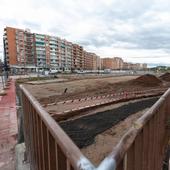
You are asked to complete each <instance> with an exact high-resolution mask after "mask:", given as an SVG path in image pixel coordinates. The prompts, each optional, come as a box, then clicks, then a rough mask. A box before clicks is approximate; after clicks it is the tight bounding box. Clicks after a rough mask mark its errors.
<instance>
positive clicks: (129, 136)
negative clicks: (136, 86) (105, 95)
mask: <svg viewBox="0 0 170 170" xmlns="http://www.w3.org/2000/svg"><path fill="white" fill-rule="evenodd" d="M169 94H170V89H168V90H167V91H166V92H165V93H164V94H163V95H162V96H161V97H160V99H159V100H158V101H157V102H156V103H155V104H154V105H153V106H152V107H151V108H150V109H149V110H148V111H147V112H146V113H145V114H144V115H143V116H141V117H140V118H139V119H138V120H137V121H136V122H135V123H134V124H133V126H132V127H131V128H130V129H129V130H128V131H127V132H126V133H125V134H124V136H123V137H122V138H121V140H120V142H119V143H118V144H117V145H116V147H115V148H114V149H113V151H112V152H111V153H110V154H109V156H108V157H106V158H110V157H111V158H112V159H113V160H114V161H115V163H116V165H118V164H119V163H120V161H121V160H122V159H123V157H124V156H125V154H126V152H127V150H128V149H129V148H130V146H131V145H132V143H133V142H134V140H135V138H136V136H137V135H138V134H139V133H140V131H141V130H142V128H143V127H144V125H145V124H146V123H147V122H148V121H149V120H150V119H151V118H152V116H153V115H154V114H155V113H156V110H157V109H158V108H159V107H160V105H161V104H162V103H163V101H164V100H165V99H166V97H167V96H168V95H169Z"/></svg>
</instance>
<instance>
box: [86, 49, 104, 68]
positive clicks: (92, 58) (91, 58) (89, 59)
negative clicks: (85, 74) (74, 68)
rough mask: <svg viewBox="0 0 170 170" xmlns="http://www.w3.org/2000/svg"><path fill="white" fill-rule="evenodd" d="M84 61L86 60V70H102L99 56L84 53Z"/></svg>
mask: <svg viewBox="0 0 170 170" xmlns="http://www.w3.org/2000/svg"><path fill="white" fill-rule="evenodd" d="M84 59H85V70H100V69H101V61H100V57H99V56H97V55H96V54H95V53H90V52H87V51H84Z"/></svg>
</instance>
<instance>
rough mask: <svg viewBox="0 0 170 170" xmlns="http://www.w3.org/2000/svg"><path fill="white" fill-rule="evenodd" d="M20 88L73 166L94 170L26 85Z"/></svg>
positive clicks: (82, 169) (81, 169) (83, 169)
mask: <svg viewBox="0 0 170 170" xmlns="http://www.w3.org/2000/svg"><path fill="white" fill-rule="evenodd" d="M20 88H21V89H22V91H23V92H24V94H25V95H26V96H27V97H28V99H29V101H30V102H31V104H32V105H33V106H34V108H35V110H36V111H37V113H38V114H39V116H40V118H41V119H42V120H43V121H44V124H45V125H46V126H47V127H48V130H49V131H50V132H51V134H52V135H53V137H54V138H55V139H56V140H57V142H58V144H59V146H60V147H61V148H62V149H63V152H64V154H65V155H67V157H69V159H70V161H71V162H72V164H73V166H74V167H75V168H76V169H80V170H86V169H87V168H83V167H91V168H94V166H93V165H92V163H91V162H90V161H89V160H88V159H87V158H86V157H85V156H84V155H83V154H82V153H81V151H80V150H79V148H78V147H77V146H76V145H75V144H74V143H73V141H72V140H71V139H70V138H69V137H68V135H67V134H66V133H65V132H64V130H63V129H62V128H61V127H60V126H59V125H58V123H57V122H56V121H55V120H54V119H53V118H52V117H51V116H50V115H49V114H48V113H47V112H46V110H45V109H44V108H43V107H42V106H41V105H40V103H39V102H38V101H37V99H35V97H33V96H32V94H30V92H29V91H28V90H27V89H26V88H25V87H24V85H20ZM56 132H57V133H56ZM61 136H62V141H61ZM63 141H64V142H63Z"/></svg>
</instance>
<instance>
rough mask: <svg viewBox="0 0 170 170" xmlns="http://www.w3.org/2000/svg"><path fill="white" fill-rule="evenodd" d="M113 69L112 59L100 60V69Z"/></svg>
mask: <svg viewBox="0 0 170 170" xmlns="http://www.w3.org/2000/svg"><path fill="white" fill-rule="evenodd" d="M113 68H114V64H113V58H102V69H103V70H104V69H110V70H112V69H113Z"/></svg>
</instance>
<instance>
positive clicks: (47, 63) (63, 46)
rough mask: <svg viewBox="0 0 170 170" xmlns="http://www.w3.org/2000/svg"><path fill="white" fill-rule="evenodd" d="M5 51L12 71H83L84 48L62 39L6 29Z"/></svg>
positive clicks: (28, 31)
mask: <svg viewBox="0 0 170 170" xmlns="http://www.w3.org/2000/svg"><path fill="white" fill-rule="evenodd" d="M3 38H4V50H5V56H6V60H7V62H8V65H9V66H10V68H11V69H14V70H21V69H27V70H28V69H30V70H33V69H34V70H36V69H38V68H40V69H50V68H55V69H57V70H62V71H71V70H75V69H78V70H82V69H84V55H83V47H82V46H79V45H77V44H73V43H71V42H69V41H67V40H65V39H60V38H59V37H55V36H49V35H45V34H37V33H31V32H30V30H28V29H27V30H23V29H17V28H11V27H6V28H5V29H4V36H3Z"/></svg>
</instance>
